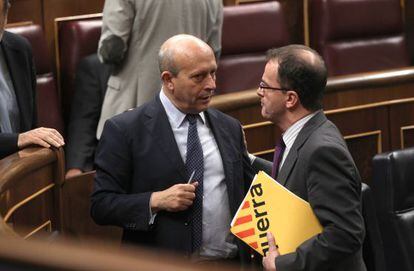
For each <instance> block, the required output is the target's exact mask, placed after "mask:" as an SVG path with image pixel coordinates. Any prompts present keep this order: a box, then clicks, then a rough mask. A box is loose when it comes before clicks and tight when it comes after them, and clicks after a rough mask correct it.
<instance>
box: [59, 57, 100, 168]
mask: <svg viewBox="0 0 414 271" xmlns="http://www.w3.org/2000/svg"><path fill="white" fill-rule="evenodd" d="M98 65H103V64H101V63H100V62H99V60H98V59H97V57H96V56H95V57H88V58H85V59H83V60H82V61H81V62H80V64H79V66H78V71H77V74H76V78H75V79H76V81H75V93H74V96H73V101H72V109H71V114H70V122H69V125H68V140H67V147H66V157H67V169H72V168H79V169H81V170H82V171H87V170H92V169H93V159H94V154H95V149H96V145H97V139H96V127H97V126H98V121H99V116H100V114H101V108H102V100H103V97H102V95H103V93H104V90H102V88H106V85H102V82H101V81H100V80H99V74H98V73H99V72H102V67H100V66H98Z"/></svg>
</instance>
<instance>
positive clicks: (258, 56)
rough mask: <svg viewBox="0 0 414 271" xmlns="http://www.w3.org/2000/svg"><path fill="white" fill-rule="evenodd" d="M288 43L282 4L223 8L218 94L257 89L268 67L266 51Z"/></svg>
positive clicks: (267, 3) (273, 2) (272, 3)
mask: <svg viewBox="0 0 414 271" xmlns="http://www.w3.org/2000/svg"><path fill="white" fill-rule="evenodd" d="M289 41H290V38H289V33H288V30H287V25H286V22H285V17H284V13H283V10H282V6H281V4H280V3H279V2H277V1H271V2H265V3H255V4H246V5H239V6H226V7H224V11H223V32H222V52H221V57H220V61H219V63H218V70H217V93H218V94H223V93H229V92H235V91H240V90H246V89H252V88H256V87H257V86H258V84H259V82H260V79H261V76H262V74H263V70H264V67H265V64H266V51H267V50H268V49H270V48H273V47H280V46H284V45H287V44H288V43H289Z"/></svg>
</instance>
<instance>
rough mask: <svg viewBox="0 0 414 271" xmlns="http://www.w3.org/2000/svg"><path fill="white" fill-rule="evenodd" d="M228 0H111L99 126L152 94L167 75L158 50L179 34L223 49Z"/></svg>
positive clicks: (106, 8) (107, 3)
mask: <svg viewBox="0 0 414 271" xmlns="http://www.w3.org/2000/svg"><path fill="white" fill-rule="evenodd" d="M222 2H223V1H222V0H162V1H144V0H107V1H105V6H104V11H103V25H102V35H101V38H100V41H99V49H98V55H99V58H100V59H101V60H102V61H103V62H104V63H107V64H112V65H113V66H114V70H113V72H112V75H111V77H110V79H109V82H108V90H107V92H106V94H105V99H104V103H103V106H102V113H101V117H100V120H99V125H98V129H97V137H98V138H99V137H100V135H101V132H102V129H103V125H104V123H105V121H106V120H107V119H108V118H111V117H113V116H115V115H116V114H119V113H122V112H124V111H125V110H128V109H130V108H133V107H136V106H139V105H141V104H143V103H145V102H148V101H149V100H152V99H153V98H154V97H155V95H156V94H157V93H158V92H159V90H160V87H161V81H160V77H159V71H158V63H157V53H158V50H159V48H160V47H161V44H162V43H163V42H164V41H165V40H167V39H168V38H170V37H171V36H174V35H176V34H191V35H194V36H196V37H198V38H200V39H202V40H204V41H205V42H207V44H209V45H210V46H211V47H212V48H213V50H214V52H215V55H216V58H217V57H218V56H219V55H220V50H221V27H222V20H223V18H222V17H223V3H222Z"/></svg>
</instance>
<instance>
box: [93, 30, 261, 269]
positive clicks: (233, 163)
mask: <svg viewBox="0 0 414 271" xmlns="http://www.w3.org/2000/svg"><path fill="white" fill-rule="evenodd" d="M159 63H160V71H161V79H162V89H161V92H160V93H159V95H157V96H156V98H155V99H154V100H153V101H151V102H149V103H146V104H144V105H142V106H140V107H138V108H136V109H133V110H131V111H128V112H125V113H123V114H120V115H118V116H115V117H113V118H111V119H110V120H108V121H107V122H106V124H105V128H104V130H103V134H102V137H101V139H100V142H99V145H98V149H97V153H96V158H95V164H96V170H97V172H96V178H95V188H94V192H93V194H92V207H91V215H92V217H93V219H94V220H95V221H96V222H97V223H98V224H107V225H117V226H120V227H122V228H123V229H124V234H123V240H124V241H127V242H133V243H138V244H140V245H147V246H151V247H157V248H162V249H168V250H173V251H176V252H181V253H184V254H186V255H188V256H190V257H191V258H193V259H194V260H196V261H204V260H205V261H214V260H223V259H235V258H240V259H243V260H244V259H246V258H247V257H246V256H247V254H246V253H243V252H245V251H244V250H242V249H240V247H241V246H242V245H241V244H240V243H238V242H237V241H236V240H235V238H234V236H232V235H231V234H230V232H229V228H230V222H231V218H232V216H233V215H234V214H235V212H236V211H237V208H238V206H239V204H240V202H241V201H242V199H243V197H244V195H245V191H246V190H247V188H248V187H249V185H250V182H251V180H252V177H253V174H254V172H253V171H252V169H251V167H250V161H249V159H248V157H247V155H246V149H245V145H244V141H243V135H242V128H241V126H240V123H239V122H238V121H236V120H235V119H233V118H231V117H229V116H227V115H225V114H223V113H221V112H219V111H217V110H215V109H212V108H209V102H210V99H211V96H212V94H213V92H214V90H215V87H216V85H215V72H216V69H217V64H216V61H215V57H214V53H213V50H212V49H211V48H210V47H209V46H208V45H207V44H206V43H205V42H203V41H201V40H200V39H198V38H195V37H194V36H190V35H178V36H174V37H172V38H170V39H169V40H167V41H166V42H165V43H164V44H163V45H162V47H161V50H160V52H159Z"/></svg>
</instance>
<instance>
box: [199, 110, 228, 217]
mask: <svg viewBox="0 0 414 271" xmlns="http://www.w3.org/2000/svg"><path fill="white" fill-rule="evenodd" d="M205 114H206V119H207V121H208V123H209V126H210V128H211V130H212V132H213V135H214V138H215V140H216V142H217V146H218V148H219V152H220V156H221V159H222V161H223V167H224V176H225V182H226V186H227V194H228V196H229V203H230V205H232V204H233V203H234V202H235V201H234V198H233V193H230V191H233V186H234V180H233V176H234V174H233V164H232V162H233V160H234V159H232V158H231V154H232V153H233V152H234V151H233V152H232V150H231V149H230V146H231V144H229V143H228V142H226V140H228V139H229V138H232V135H231V134H230V132H229V130H228V129H225V127H226V125H225V124H223V123H221V122H222V121H221V119H220V118H219V117H218V116H217V113H216V111H214V110H212V109H208V110H207V111H205ZM232 207H233V206H230V208H231V209H232Z"/></svg>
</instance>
